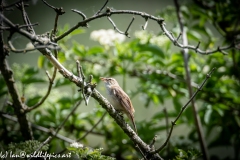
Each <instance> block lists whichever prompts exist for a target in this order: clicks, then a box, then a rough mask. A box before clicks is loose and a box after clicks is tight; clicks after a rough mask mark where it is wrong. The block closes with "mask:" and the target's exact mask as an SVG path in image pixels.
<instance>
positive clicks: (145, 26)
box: [142, 17, 148, 30]
mask: <svg viewBox="0 0 240 160" xmlns="http://www.w3.org/2000/svg"><path fill="white" fill-rule="evenodd" d="M147 25H148V17H146V18H145V24H144V26H142V29H143V30H145V29H146V28H147Z"/></svg>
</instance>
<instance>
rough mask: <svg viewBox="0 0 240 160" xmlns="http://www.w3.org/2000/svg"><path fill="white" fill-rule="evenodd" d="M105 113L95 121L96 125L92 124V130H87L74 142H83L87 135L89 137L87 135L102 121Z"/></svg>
mask: <svg viewBox="0 0 240 160" xmlns="http://www.w3.org/2000/svg"><path fill="white" fill-rule="evenodd" d="M106 114H107V112H105V113H104V114H103V115H102V117H101V118H100V119H99V120H98V121H97V123H96V124H94V125H93V126H92V128H91V129H90V130H88V131H87V132H86V133H85V134H84V135H83V136H82V137H80V138H79V139H78V140H77V141H76V142H79V141H81V140H83V139H84V138H85V137H87V135H89V133H92V131H93V130H94V129H95V128H96V127H97V126H98V124H99V123H100V122H101V121H102V120H103V118H104V117H105V116H106ZM66 150H67V148H65V149H63V150H62V151H60V152H59V153H58V154H62V153H63V152H65V151H66Z"/></svg>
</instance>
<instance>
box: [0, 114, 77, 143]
mask: <svg viewBox="0 0 240 160" xmlns="http://www.w3.org/2000/svg"><path fill="white" fill-rule="evenodd" d="M0 115H1V116H2V117H4V118H7V119H9V120H11V121H14V122H18V119H17V118H16V117H13V116H10V115H9V114H0ZM30 125H31V127H33V128H35V129H37V130H40V131H42V132H45V133H48V134H50V135H54V134H55V132H54V131H52V130H51V129H48V128H45V127H42V126H39V125H36V124H33V123H30ZM55 136H56V137H57V138H58V139H61V140H63V141H65V142H67V143H73V142H75V141H74V140H72V139H69V138H68V137H65V136H62V135H60V134H56V135H55Z"/></svg>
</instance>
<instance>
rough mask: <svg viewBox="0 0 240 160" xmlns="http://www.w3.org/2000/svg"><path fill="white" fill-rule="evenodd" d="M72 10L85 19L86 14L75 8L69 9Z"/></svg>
mask: <svg viewBox="0 0 240 160" xmlns="http://www.w3.org/2000/svg"><path fill="white" fill-rule="evenodd" d="M71 10H72V11H73V12H76V13H77V14H79V15H80V16H82V18H83V20H85V19H87V16H86V15H85V14H84V13H82V12H81V11H78V10H76V9H71Z"/></svg>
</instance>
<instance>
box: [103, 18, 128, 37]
mask: <svg viewBox="0 0 240 160" xmlns="http://www.w3.org/2000/svg"><path fill="white" fill-rule="evenodd" d="M107 19H108V20H109V21H110V22H111V24H112V25H113V28H114V30H116V31H117V32H118V33H120V34H124V35H125V32H122V31H120V30H119V29H118V28H117V26H116V24H115V23H114V22H113V20H112V19H111V18H110V17H109V16H108V17H107Z"/></svg>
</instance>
